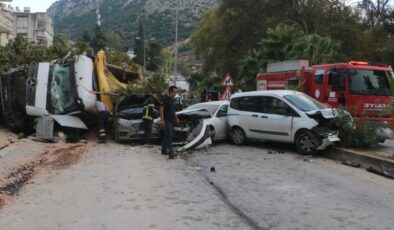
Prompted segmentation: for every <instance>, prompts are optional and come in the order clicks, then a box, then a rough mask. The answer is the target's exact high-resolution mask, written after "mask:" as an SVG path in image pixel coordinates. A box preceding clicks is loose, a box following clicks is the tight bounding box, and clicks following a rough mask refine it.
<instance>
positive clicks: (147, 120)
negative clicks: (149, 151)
mask: <svg viewBox="0 0 394 230" xmlns="http://www.w3.org/2000/svg"><path fill="white" fill-rule="evenodd" d="M158 97H159V96H158V93H154V94H152V95H151V96H150V97H148V99H146V100H145V102H144V110H143V114H144V116H143V117H142V119H143V120H144V131H145V133H144V135H145V145H150V144H151V137H152V124H153V119H154V118H155V113H156V111H157V110H156V108H157V107H158V106H159V105H160V103H159V101H158Z"/></svg>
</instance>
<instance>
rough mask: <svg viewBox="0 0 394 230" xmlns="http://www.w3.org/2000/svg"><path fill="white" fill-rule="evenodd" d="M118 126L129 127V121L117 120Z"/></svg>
mask: <svg viewBox="0 0 394 230" xmlns="http://www.w3.org/2000/svg"><path fill="white" fill-rule="evenodd" d="M117 121H118V124H119V125H123V126H129V121H128V120H125V119H121V118H118V120H117Z"/></svg>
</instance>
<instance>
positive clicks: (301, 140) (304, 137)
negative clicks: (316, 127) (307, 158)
mask: <svg viewBox="0 0 394 230" xmlns="http://www.w3.org/2000/svg"><path fill="white" fill-rule="evenodd" d="M296 147H297V150H298V152H299V153H300V154H302V155H313V154H315V153H316V149H317V147H319V143H318V141H317V140H316V138H315V137H314V135H313V134H312V133H310V132H302V133H300V134H299V135H298V136H297V138H296Z"/></svg>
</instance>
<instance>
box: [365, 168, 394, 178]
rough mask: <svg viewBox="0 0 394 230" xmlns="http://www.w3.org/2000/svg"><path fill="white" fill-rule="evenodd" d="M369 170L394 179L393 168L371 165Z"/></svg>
mask: <svg viewBox="0 0 394 230" xmlns="http://www.w3.org/2000/svg"><path fill="white" fill-rule="evenodd" d="M367 171H368V172H371V173H375V174H377V175H380V176H384V177H387V178H390V179H394V171H392V170H377V169H375V168H372V167H369V168H367Z"/></svg>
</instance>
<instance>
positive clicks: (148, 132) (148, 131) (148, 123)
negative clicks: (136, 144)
mask: <svg viewBox="0 0 394 230" xmlns="http://www.w3.org/2000/svg"><path fill="white" fill-rule="evenodd" d="M152 123H153V122H152V120H148V119H144V131H145V144H147V145H149V144H150V143H151V138H152Z"/></svg>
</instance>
